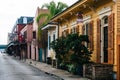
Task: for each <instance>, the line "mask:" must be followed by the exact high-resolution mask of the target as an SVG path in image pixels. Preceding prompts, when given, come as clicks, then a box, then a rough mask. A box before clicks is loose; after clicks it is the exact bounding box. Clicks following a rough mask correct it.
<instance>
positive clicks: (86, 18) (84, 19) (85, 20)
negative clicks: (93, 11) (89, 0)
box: [83, 15, 91, 22]
mask: <svg viewBox="0 0 120 80" xmlns="http://www.w3.org/2000/svg"><path fill="white" fill-rule="evenodd" d="M90 19H91V15H88V16H84V17H83V22H88V20H90Z"/></svg>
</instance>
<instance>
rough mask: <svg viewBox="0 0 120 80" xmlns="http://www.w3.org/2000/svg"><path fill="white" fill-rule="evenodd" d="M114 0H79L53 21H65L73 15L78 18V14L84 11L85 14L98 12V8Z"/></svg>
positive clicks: (52, 20)
mask: <svg viewBox="0 0 120 80" xmlns="http://www.w3.org/2000/svg"><path fill="white" fill-rule="evenodd" d="M109 1H112V0H79V1H77V2H76V3H74V4H73V5H71V6H70V7H68V8H67V9H65V10H64V11H62V12H60V13H58V14H57V15H55V16H54V17H53V18H52V19H51V22H64V21H66V20H67V19H70V18H71V16H74V17H76V18H77V16H76V14H77V13H78V12H82V13H83V14H85V13H87V12H88V11H93V12H96V8H97V7H99V6H101V5H103V4H104V3H107V2H109Z"/></svg>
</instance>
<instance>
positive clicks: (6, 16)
mask: <svg viewBox="0 0 120 80" xmlns="http://www.w3.org/2000/svg"><path fill="white" fill-rule="evenodd" d="M50 1H55V2H58V1H61V2H64V3H66V4H68V5H69V6H70V5H72V4H73V3H75V2H76V1H77V0H74V1H73V0H72V1H70V0H2V1H1V2H0V44H7V35H8V32H11V30H12V28H13V26H14V24H15V22H16V20H17V18H19V17H20V16H31V17H34V16H35V12H36V9H37V7H38V6H39V7H41V5H43V4H44V3H49V2H50Z"/></svg>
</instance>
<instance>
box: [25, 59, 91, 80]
mask: <svg viewBox="0 0 120 80" xmlns="http://www.w3.org/2000/svg"><path fill="white" fill-rule="evenodd" d="M25 62H26V63H27V64H29V65H32V66H34V67H36V68H38V69H40V70H41V71H44V72H45V73H46V74H49V75H54V76H56V77H58V78H60V80H90V79H87V78H82V77H80V76H77V75H72V74H70V73H69V72H67V71H64V70H60V69H56V68H53V67H52V66H51V65H48V64H46V63H41V62H37V61H33V60H30V59H27V60H26V61H25Z"/></svg>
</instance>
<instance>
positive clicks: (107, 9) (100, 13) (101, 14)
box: [98, 7, 112, 19]
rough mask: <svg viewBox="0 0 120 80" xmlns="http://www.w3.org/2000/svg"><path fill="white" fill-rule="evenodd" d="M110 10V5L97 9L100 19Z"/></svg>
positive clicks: (108, 13)
mask: <svg viewBox="0 0 120 80" xmlns="http://www.w3.org/2000/svg"><path fill="white" fill-rule="evenodd" d="M111 11H112V9H111V7H104V8H102V9H101V10H100V11H98V15H99V17H100V19H102V18H103V17H104V16H106V15H107V16H108V15H110V14H111Z"/></svg>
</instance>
